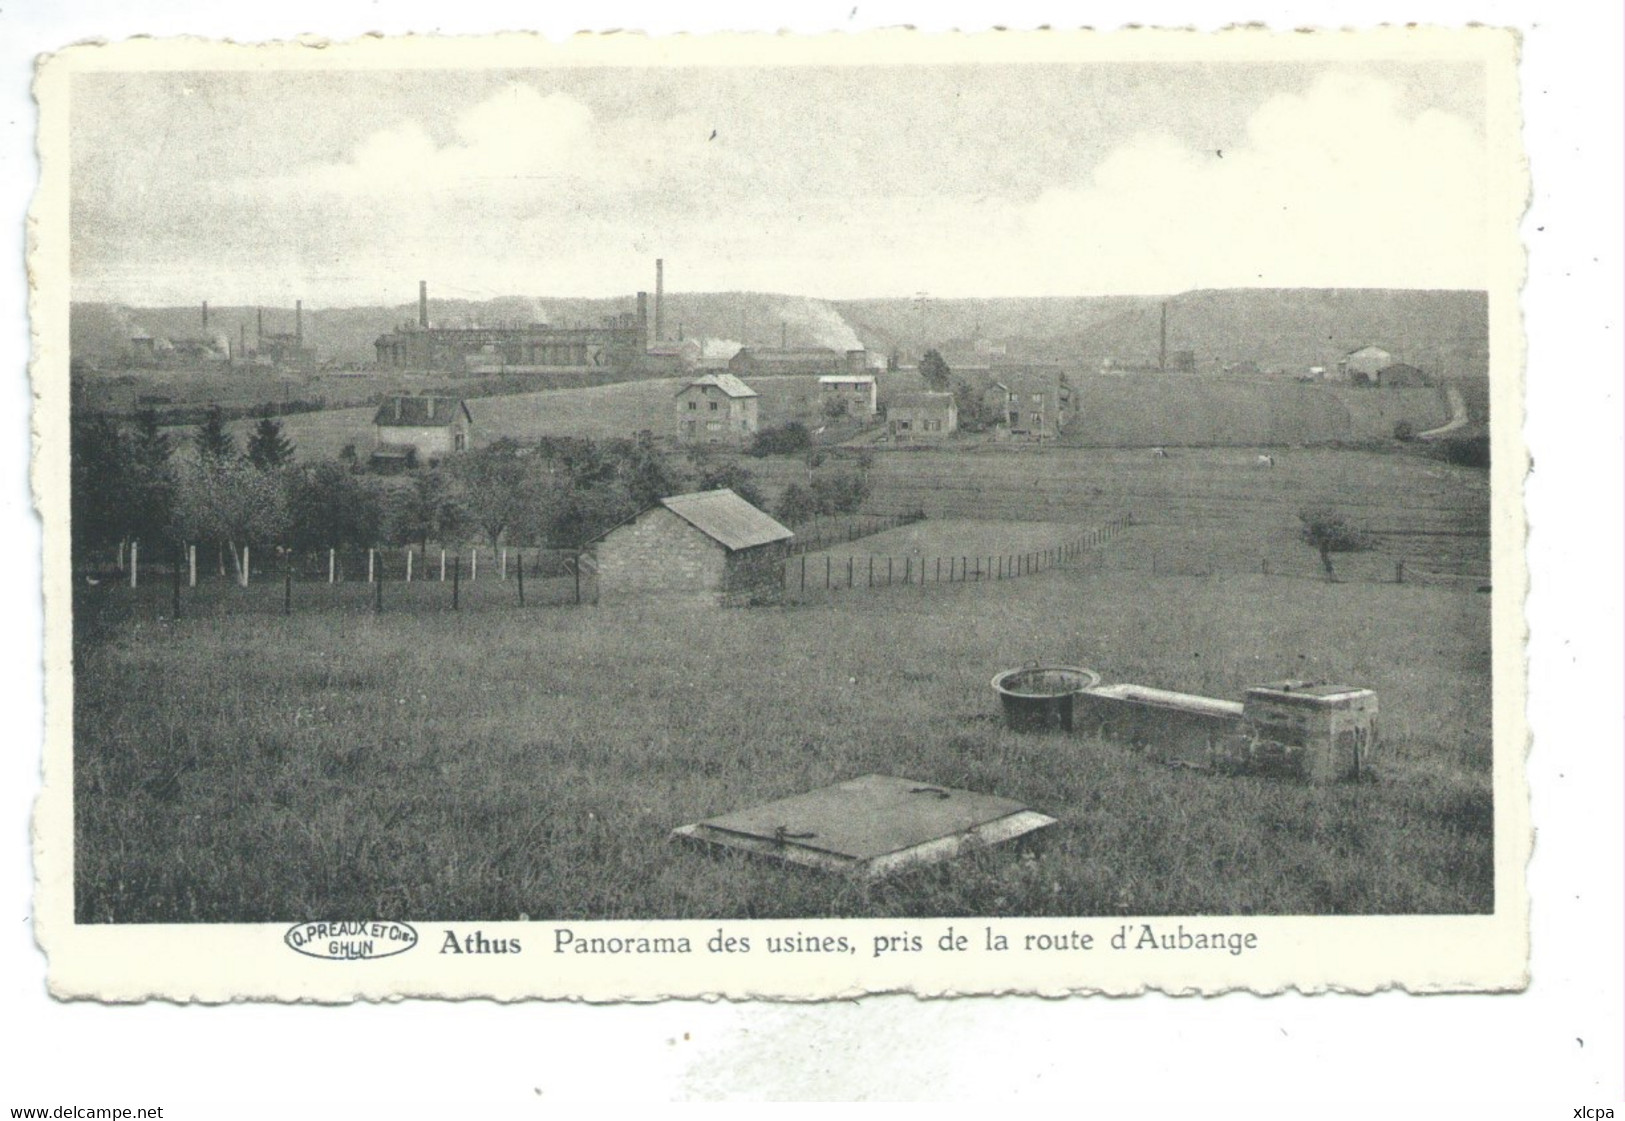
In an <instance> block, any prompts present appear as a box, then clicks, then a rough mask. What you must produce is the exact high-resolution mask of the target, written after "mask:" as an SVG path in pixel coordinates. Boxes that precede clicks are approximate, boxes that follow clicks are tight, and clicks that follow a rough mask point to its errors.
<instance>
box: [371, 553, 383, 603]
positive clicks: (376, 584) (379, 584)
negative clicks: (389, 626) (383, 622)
mask: <svg viewBox="0 0 1625 1121" xmlns="http://www.w3.org/2000/svg"><path fill="white" fill-rule="evenodd" d="M372 613H373V614H374V615H382V614H383V613H384V566H383V565H381V564H380V565H379V566H378V579H377V580H375V581H373V585H372Z"/></svg>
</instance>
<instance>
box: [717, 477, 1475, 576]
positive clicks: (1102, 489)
mask: <svg viewBox="0 0 1625 1121" xmlns="http://www.w3.org/2000/svg"><path fill="white" fill-rule="evenodd" d="M746 462H747V465H748V466H749V467H750V469H751V470H752V471H753V472H755V473H756V474H757V475H758V477H759V479H760V480H761V482H762V483H763V484H764V488H765V489H766V490H768V491H769V492H770V493H777V492H778V490H779V489H780V488H782V487H783V486H785V485H786V484H788V483H789V482H792V481H795V480H796V479H798V478H800V477H802V476H801V474H800V472H802V470H803V468H802V466H801V465H800V464H799V463H798V462H796V461H787V460H781V459H763V460H748V461H746ZM853 469H856V467H854V468H853ZM867 475H868V478H869V483H870V487H871V500H870V501H871V504H872V505H873V507H874V508H875V509H877V510H882V511H887V512H902V511H906V510H914V509H921V510H924V511H925V513H926V514H927V516H928V518H929V519H931V521H928V522H926V523H924V524H925V525H926V526H927V527H929V526H930V524H931V523H932V522H935V521H940V520H942V519H959V518H970V519H979V518H982V519H985V518H990V517H1002V518H1009V519H1023V520H1031V521H1036V522H1042V523H1045V524H1050V525H1063V526H1068V527H1076V529H1078V530H1083V529H1088V528H1092V527H1094V526H1098V525H1100V524H1102V523H1104V522H1106V521H1108V520H1110V519H1111V518H1113V517H1116V516H1118V515H1121V514H1123V513H1129V514H1132V516H1133V519H1134V525H1135V530H1134V532H1133V533H1131V534H1129V535H1127V536H1126V537H1124V538H1123V539H1122V540H1121V541H1120V542H1118V543H1115V544H1114V545H1113V546H1112V548H1111V549H1109V550H1107V551H1106V552H1104V553H1103V554H1102V555H1101V558H1100V563H1102V564H1105V565H1107V566H1108V567H1110V568H1113V569H1120V570H1124V571H1132V572H1141V573H1145V574H1153V575H1155V574H1160V575H1176V574H1182V575H1194V576H1200V575H1218V574H1224V573H1259V574H1263V573H1265V572H1268V573H1270V574H1272V575H1276V576H1283V575H1296V576H1304V577H1318V576H1319V575H1321V570H1320V564H1319V560H1318V558H1317V557H1316V555H1315V553H1314V552H1313V550H1311V549H1310V548H1309V547H1308V546H1306V545H1304V544H1302V543H1301V542H1300V541H1299V540H1298V529H1299V525H1300V523H1299V520H1298V511H1299V510H1301V509H1303V508H1304V507H1306V506H1310V505H1315V504H1326V505H1330V506H1332V507H1334V508H1335V509H1337V510H1339V511H1341V512H1343V513H1345V514H1346V515H1347V516H1348V517H1349V518H1350V519H1351V520H1352V521H1353V522H1355V523H1356V524H1358V525H1360V526H1362V527H1363V528H1365V529H1366V530H1367V531H1369V532H1370V533H1371V534H1372V535H1373V536H1374V537H1375V539H1376V546H1377V547H1376V548H1375V549H1374V550H1373V551H1371V552H1366V553H1351V554H1344V555H1341V556H1338V557H1337V558H1336V561H1335V563H1336V567H1337V571H1338V573H1339V575H1340V576H1343V577H1346V578H1348V579H1359V580H1393V579H1394V578H1395V564H1396V562H1400V561H1403V562H1404V564H1405V572H1404V576H1405V578H1406V579H1426V578H1428V576H1429V574H1436V575H1442V576H1448V577H1462V578H1466V579H1468V580H1478V581H1480V582H1482V581H1483V580H1485V579H1487V578H1488V573H1489V487H1488V481H1487V477H1486V475H1485V473H1484V472H1483V471H1478V470H1473V469H1471V468H1466V467H1453V466H1449V465H1446V464H1442V463H1436V462H1434V461H1432V460H1427V459H1423V458H1420V457H1418V456H1414V455H1408V454H1400V453H1383V452H1371V451H1352V450H1338V449H1331V448H1296V449H1285V450H1283V451H1281V452H1279V453H1277V454H1276V456H1275V466H1274V467H1268V468H1266V467H1260V466H1258V464H1257V462H1256V456H1255V455H1253V454H1252V453H1251V452H1247V451H1242V450H1240V449H1228V448H1208V449H1194V448H1193V449H1178V450H1173V451H1171V452H1170V454H1169V457H1168V458H1166V459H1162V458H1155V457H1153V456H1151V455H1150V454H1148V453H1147V452H1145V451H1143V450H1128V449H1110V448H1102V449H1083V448H1055V447H1046V448H1041V449H1040V448H1032V447H1028V448H1017V447H1001V448H994V447H989V448H985V449H982V450H980V451H974V452H955V451H947V450H943V451H936V450H919V451H906V452H905V451H896V452H885V453H880V454H877V455H875V457H874V463H873V466H871V467H869V468H868V469H867ZM923 532H929V530H925V531H923ZM862 544H863V545H864V552H865V553H868V552H870V551H871V550H870V548H869V545H868V542H864V543H862ZM952 551H953V552H961V551H964V552H971V551H973V550H971V549H970V548H968V547H967V548H966V549H964V550H959V549H954V550H952ZM984 551H985V552H994V551H999V550H996V549H992V548H988V549H984ZM1003 551H1006V552H1008V551H1013V550H1011V549H1008V548H1007V549H1005V550H1003ZM1015 551H1019V549H1018V550H1015ZM898 555H899V556H901V555H903V554H898Z"/></svg>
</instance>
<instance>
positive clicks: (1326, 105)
mask: <svg viewBox="0 0 1625 1121" xmlns="http://www.w3.org/2000/svg"><path fill="white" fill-rule="evenodd" d="M1484 176H1485V164H1484V151H1483V144H1482V141H1481V139H1480V138H1479V137H1478V135H1477V134H1476V133H1475V132H1474V130H1473V129H1472V128H1471V127H1470V126H1469V125H1468V124H1467V123H1466V122H1464V121H1462V120H1461V119H1459V118H1456V117H1452V116H1448V115H1446V114H1443V113H1438V112H1424V113H1422V114H1420V115H1418V116H1416V117H1414V118H1406V117H1404V116H1403V115H1402V114H1401V113H1400V111H1399V109H1398V101H1397V98H1396V96H1395V91H1394V90H1393V89H1392V87H1390V86H1388V85H1387V84H1386V83H1383V82H1378V81H1372V80H1360V79H1354V78H1348V77H1341V76H1333V77H1328V78H1325V79H1322V80H1321V81H1320V82H1318V83H1317V84H1316V85H1315V86H1314V87H1313V88H1311V89H1310V90H1309V91H1308V92H1307V93H1306V94H1303V95H1287V96H1281V97H1277V98H1274V99H1272V100H1271V101H1269V102H1267V103H1265V104H1264V105H1263V106H1262V107H1261V108H1260V109H1259V110H1258V111H1257V113H1255V114H1254V116H1253V117H1252V119H1251V121H1250V122H1249V127H1248V131H1247V142H1246V144H1245V145H1244V146H1242V147H1240V148H1237V149H1234V150H1230V149H1226V150H1223V151H1222V153H1221V151H1220V150H1217V149H1215V150H1213V151H1195V150H1192V149H1190V148H1188V147H1182V146H1180V145H1178V144H1175V143H1174V142H1173V141H1171V140H1168V139H1167V138H1163V137H1155V136H1146V137H1140V138H1137V139H1135V140H1134V141H1132V142H1131V143H1129V144H1127V145H1126V146H1124V147H1122V148H1119V149H1117V150H1116V151H1114V152H1113V153H1112V154H1111V155H1110V156H1108V157H1107V158H1106V159H1105V160H1104V161H1103V162H1102V163H1101V164H1100V166H1099V167H1098V168H1097V169H1096V170H1095V172H1094V174H1093V176H1092V177H1091V179H1090V181H1089V182H1088V183H1087V184H1084V185H1082V186H1075V187H1057V188H1055V189H1053V190H1051V191H1049V192H1047V193H1046V194H1045V195H1044V196H1043V197H1041V198H1040V199H1039V200H1038V201H1037V202H1036V203H1034V204H1033V205H1032V206H1030V207H1028V208H1026V209H1025V211H1024V212H1023V213H1022V220H1023V223H1024V225H1025V226H1026V229H1027V238H1026V244H1025V246H1024V248H1025V249H1026V250H1027V251H1029V252H1030V253H1031V254H1032V257H1031V259H1032V260H1033V261H1035V262H1036V261H1047V262H1048V265H1049V267H1047V268H1045V269H1044V270H1043V272H1044V275H1045V278H1046V279H1047V280H1048V281H1049V282H1050V283H1051V284H1056V285H1061V286H1073V287H1076V286H1082V288H1083V289H1085V290H1099V291H1104V290H1118V291H1167V290H1171V289H1179V288H1187V287H1226V286H1247V285H1264V286H1271V287H1275V286H1283V287H1284V286H1295V285H1317V286H1318V285H1339V286H1413V287H1425V286H1441V287H1477V286H1480V285H1482V284H1483V283H1484V274H1483V268H1484V239H1485V233H1486V231H1485V225H1484V223H1485V199H1484V192H1483V184H1484ZM1044 245H1049V246H1052V247H1053V251H1052V252H1050V253H1048V254H1044V253H1042V252H1041V251H1040V247H1041V246H1044Z"/></svg>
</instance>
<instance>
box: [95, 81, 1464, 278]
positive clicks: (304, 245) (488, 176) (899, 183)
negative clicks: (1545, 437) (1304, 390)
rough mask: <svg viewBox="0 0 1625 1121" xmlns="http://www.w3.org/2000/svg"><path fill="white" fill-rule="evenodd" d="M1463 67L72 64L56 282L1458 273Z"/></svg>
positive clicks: (1429, 275)
mask: <svg viewBox="0 0 1625 1121" xmlns="http://www.w3.org/2000/svg"><path fill="white" fill-rule="evenodd" d="M1484 96H1485V95H1484V87H1483V78H1482V73H1481V71H1480V69H1479V68H1478V67H1477V66H1476V65H1473V64H1468V63H1462V64H1441V63H1439V62H1438V61H1433V62H1429V63H1427V64H1425V65H1416V64H1408V63H1392V64H1380V65H1378V64H1372V65H1354V66H1345V67H1335V68H1333V67H1325V66H1321V65H1298V64H1275V63H1271V64H1238V63H1216V64H1202V65H1193V64H1189V63H1185V64H1179V65H1172V64H1090V65H1087V66H1062V65H1047V64H1046V65H1019V66H1018V65H1002V66H980V67H961V66H941V67H931V66H912V67H898V68H874V67H843V68H805V67H798V68H793V69H792V68H782V67H781V68H769V69H738V68H730V69H713V68H688V69H682V70H665V71H655V70H629V69H569V70H529V71H501V72H496V71H481V72H477V73H468V72H450V73H448V72H445V71H439V72H424V71H410V72H341V73H332V72H329V73H289V72H280V73H277V72H272V73H255V72H247V71H245V72H214V73H196V72H190V73H168V74H163V73H159V74H153V73H145V74H101V73H84V74H78V75H76V76H75V78H74V85H73V89H72V161H73V162H72V190H73V200H72V211H71V221H72V268H73V295H74V298H75V299H78V300H110V301H118V302H124V303H130V304H134V305H159V304H185V303H192V302H195V301H197V300H201V299H209V300H211V301H213V302H216V303H218V304H222V305H224V304H236V303H247V304H252V303H264V304H273V303H288V302H291V301H292V300H293V299H294V298H295V297H302V298H303V299H304V300H305V302H306V304H307V306H312V307H322V306H339V305H351V304H377V303H385V304H398V303H407V302H410V301H412V300H413V299H415V297H416V291H417V281H418V280H419V279H420V278H422V279H427V280H428V281H429V283H430V288H431V291H432V292H433V293H434V294H435V295H438V296H446V297H463V298H470V299H479V298H486V297H491V296H498V295H528V296H613V295H623V294H626V293H629V292H632V291H634V290H636V289H639V288H652V287H653V265H652V261H653V258H655V257H657V256H659V257H664V258H665V260H666V270H667V271H666V278H667V286H668V289H669V290H675V291H723V290H740V289H747V290H764V291H774V292H793V293H799V294H806V295H812V296H823V297H829V298H845V297H859V296H911V295H914V294H916V293H919V292H929V293H930V294H932V295H934V296H1043V295H1094V294H1101V293H1161V292H1176V291H1182V290H1185V289H1189V288H1197V287H1238V286H1265V287H1277V286H1360V287H1368V286H1389V287H1416V288H1426V287H1451V288H1478V287H1483V286H1484V285H1485V283H1486V281H1485V275H1484V269H1485V259H1484V241H1485V212H1486V203H1485V198H1484V183H1485V172H1486V157H1485V141H1484V121H1483V115H1484Z"/></svg>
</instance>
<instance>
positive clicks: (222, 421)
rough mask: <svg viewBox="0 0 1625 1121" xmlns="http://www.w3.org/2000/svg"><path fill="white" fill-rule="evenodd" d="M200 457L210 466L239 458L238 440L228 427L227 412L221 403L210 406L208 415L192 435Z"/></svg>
mask: <svg viewBox="0 0 1625 1121" xmlns="http://www.w3.org/2000/svg"><path fill="white" fill-rule="evenodd" d="M192 443H193V446H194V447H196V448H197V454H198V458H199V459H200V460H202V461H203V462H204V463H205V464H208V465H210V466H215V465H219V464H222V463H230V462H231V461H232V460H234V459H236V458H237V441H236V440H234V439H233V438H232V435H231V432H230V431H228V430H227V428H226V418H225V414H223V413H222V412H221V411H220V406H219V405H213V406H211V407H210V408H209V412H208V415H206V416H205V417H204V418H203V423H202V424H201V425H199V426H198V430H197V432H196V434H195V435H194V436H193V437H192Z"/></svg>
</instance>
